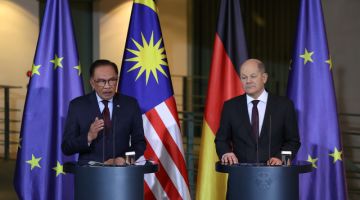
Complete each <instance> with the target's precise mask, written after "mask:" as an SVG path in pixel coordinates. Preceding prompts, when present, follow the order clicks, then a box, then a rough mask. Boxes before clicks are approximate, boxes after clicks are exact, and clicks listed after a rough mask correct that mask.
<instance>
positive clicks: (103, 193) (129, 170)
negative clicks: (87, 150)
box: [64, 163, 158, 200]
mask: <svg viewBox="0 0 360 200" xmlns="http://www.w3.org/2000/svg"><path fill="white" fill-rule="evenodd" d="M64 170H65V171H67V172H70V173H73V174H74V175H75V200H83V199H87V200H103V199H106V200H115V199H116V200H118V199H134V200H142V199H144V174H147V173H154V172H157V171H158V165H157V164H150V163H148V164H146V165H124V166H106V165H77V164H69V163H67V165H65V166H64Z"/></svg>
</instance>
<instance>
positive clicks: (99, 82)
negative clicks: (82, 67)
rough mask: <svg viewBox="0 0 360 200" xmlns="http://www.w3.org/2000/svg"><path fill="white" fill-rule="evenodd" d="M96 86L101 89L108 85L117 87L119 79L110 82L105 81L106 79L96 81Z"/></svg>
mask: <svg viewBox="0 0 360 200" xmlns="http://www.w3.org/2000/svg"><path fill="white" fill-rule="evenodd" d="M94 81H95V83H96V85H97V86H99V87H105V85H106V83H108V84H109V86H115V85H116V83H117V78H112V79H109V80H104V79H98V80H94Z"/></svg>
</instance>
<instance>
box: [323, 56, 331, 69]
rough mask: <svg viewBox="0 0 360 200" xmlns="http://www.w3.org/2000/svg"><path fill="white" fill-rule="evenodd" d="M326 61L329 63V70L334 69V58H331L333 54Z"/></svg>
mask: <svg viewBox="0 0 360 200" xmlns="http://www.w3.org/2000/svg"><path fill="white" fill-rule="evenodd" d="M325 62H326V63H327V64H329V70H332V68H333V63H332V60H331V56H330V58H329V60H326V61H325Z"/></svg>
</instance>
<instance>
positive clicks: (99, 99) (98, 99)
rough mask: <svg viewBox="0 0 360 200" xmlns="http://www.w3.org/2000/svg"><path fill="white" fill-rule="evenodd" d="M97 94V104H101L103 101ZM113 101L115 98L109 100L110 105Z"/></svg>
mask: <svg viewBox="0 0 360 200" xmlns="http://www.w3.org/2000/svg"><path fill="white" fill-rule="evenodd" d="M95 94H96V99H97V102H98V103H100V102H101V101H102V100H103V99H102V98H101V97H100V96H99V95H98V94H97V93H96V92H95ZM113 99H114V97H112V98H111V99H109V100H108V101H109V103H112V102H113Z"/></svg>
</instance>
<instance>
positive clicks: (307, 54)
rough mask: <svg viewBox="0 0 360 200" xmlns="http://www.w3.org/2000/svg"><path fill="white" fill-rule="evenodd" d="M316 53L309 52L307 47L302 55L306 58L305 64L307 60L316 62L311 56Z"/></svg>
mask: <svg viewBox="0 0 360 200" xmlns="http://www.w3.org/2000/svg"><path fill="white" fill-rule="evenodd" d="M313 54H314V52H313V51H312V52H308V50H307V49H306V48H305V53H304V54H302V55H300V57H301V58H304V65H305V64H306V63H307V62H314V61H313V59H312V58H311V56H312V55H313Z"/></svg>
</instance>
